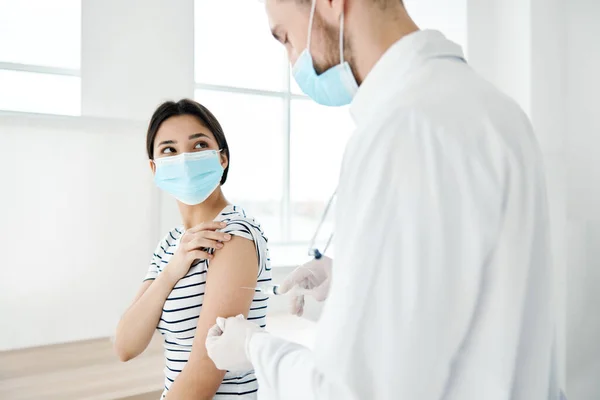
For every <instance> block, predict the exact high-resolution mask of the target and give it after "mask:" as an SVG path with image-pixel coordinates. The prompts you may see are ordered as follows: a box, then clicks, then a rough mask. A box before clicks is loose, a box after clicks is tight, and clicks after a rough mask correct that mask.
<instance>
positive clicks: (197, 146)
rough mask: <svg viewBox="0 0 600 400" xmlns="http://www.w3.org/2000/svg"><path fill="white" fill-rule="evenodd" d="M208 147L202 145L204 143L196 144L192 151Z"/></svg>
mask: <svg viewBox="0 0 600 400" xmlns="http://www.w3.org/2000/svg"><path fill="white" fill-rule="evenodd" d="M207 147H208V144H206V143H204V142H198V143H196V145H195V146H194V149H205V148H207Z"/></svg>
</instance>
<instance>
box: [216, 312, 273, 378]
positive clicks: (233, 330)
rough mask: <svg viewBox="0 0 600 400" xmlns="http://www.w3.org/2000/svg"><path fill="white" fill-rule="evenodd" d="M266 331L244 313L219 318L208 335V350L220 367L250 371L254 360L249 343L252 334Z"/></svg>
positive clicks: (229, 369) (235, 370)
mask: <svg viewBox="0 0 600 400" xmlns="http://www.w3.org/2000/svg"><path fill="white" fill-rule="evenodd" d="M257 332H264V330H262V329H261V328H260V327H259V326H258V325H256V324H255V323H253V322H250V321H247V320H246V319H245V318H244V316H243V315H238V316H237V317H231V318H227V319H225V318H221V317H219V318H217V324H216V325H214V326H213V327H212V328H210V329H209V331H208V335H207V336H206V343H205V344H206V351H207V353H208V356H209V357H210V358H211V360H213V362H214V363H215V365H216V366H217V368H218V369H220V370H223V371H232V372H245V371H250V370H251V369H252V368H253V367H252V362H251V361H250V356H249V353H248V345H249V343H250V339H251V338H252V335H254V334H255V333H257Z"/></svg>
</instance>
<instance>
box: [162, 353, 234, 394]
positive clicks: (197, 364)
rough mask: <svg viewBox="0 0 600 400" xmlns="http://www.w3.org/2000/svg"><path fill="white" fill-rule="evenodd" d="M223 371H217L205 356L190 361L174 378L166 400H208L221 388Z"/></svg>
mask: <svg viewBox="0 0 600 400" xmlns="http://www.w3.org/2000/svg"><path fill="white" fill-rule="evenodd" d="M224 376H225V371H219V370H218V369H216V368H215V365H214V363H213V362H212V361H211V360H210V358H208V356H207V355H204V356H203V357H201V358H199V359H191V360H190V361H189V362H188V363H187V364H186V365H185V367H184V368H183V371H182V372H181V373H180V374H179V375H178V376H177V378H175V382H174V383H173V385H171V388H170V389H169V392H168V394H167V400H209V399H212V398H213V397H214V396H215V393H216V392H217V389H218V388H219V386H221V382H222V381H223V377H224Z"/></svg>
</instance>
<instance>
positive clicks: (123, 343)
mask: <svg viewBox="0 0 600 400" xmlns="http://www.w3.org/2000/svg"><path fill="white" fill-rule="evenodd" d="M175 283H176V282H173V281H172V280H171V279H170V277H169V276H168V275H167V274H159V275H158V277H157V278H156V279H155V280H154V281H153V282H152V283H151V284H150V286H149V287H148V288H147V289H146V291H145V292H144V293H143V294H142V295H141V296H140V297H139V298H138V299H137V300H136V301H135V302H134V303H133V304H132V305H131V307H129V309H128V310H127V311H126V312H125V314H124V315H123V317H121V321H119V325H118V326H117V333H116V336H115V350H116V351H117V354H118V356H119V359H120V360H121V361H128V360H131V359H132V358H135V357H137V356H138V355H140V354H141V353H142V352H143V351H144V350H145V349H146V347H148V344H149V343H150V341H151V340H152V335H153V334H154V331H155V330H156V326H157V325H158V321H159V320H160V316H161V314H162V309H163V305H164V304H165V300H166V299H167V297H168V296H169V293H170V292H171V290H172V289H173V286H174V285H175Z"/></svg>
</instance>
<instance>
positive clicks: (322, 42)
mask: <svg viewBox="0 0 600 400" xmlns="http://www.w3.org/2000/svg"><path fill="white" fill-rule="evenodd" d="M314 19H315V20H314V22H313V24H314V27H313V30H314V33H313V39H312V40H313V42H314V44H315V45H316V44H317V43H318V48H319V50H322V52H323V55H321V57H319V56H320V55H319V54H315V52H311V53H312V56H313V63H314V66H315V71H316V72H317V74H319V75H320V74H322V73H323V72H325V71H327V70H328V69H329V68H331V67H335V66H336V65H338V64H339V63H340V62H341V57H340V56H341V55H340V28H339V27H335V26H333V25H329V24H328V23H327V22H325V20H324V19H323V18H322V17H321V15H320V14H319V12H318V11H317V12H315V17H314ZM348 36H349V35H348V30H347V29H346V31H345V32H344V61H348V64H350V67H351V68H352V70H354V68H353V57H352V54H353V53H352V46H351V45H350V42H349V40H348ZM313 46H314V45H313ZM311 47H312V46H311Z"/></svg>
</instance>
